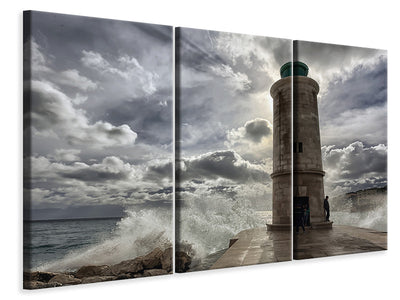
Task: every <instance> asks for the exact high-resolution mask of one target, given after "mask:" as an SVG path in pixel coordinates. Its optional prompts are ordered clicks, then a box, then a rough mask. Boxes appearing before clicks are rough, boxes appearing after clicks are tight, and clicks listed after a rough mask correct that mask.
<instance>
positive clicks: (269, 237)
mask: <svg viewBox="0 0 400 300" xmlns="http://www.w3.org/2000/svg"><path fill="white" fill-rule="evenodd" d="M291 240H292V238H291V232H290V231H267V229H266V228H265V227H260V228H254V229H247V230H244V231H242V232H240V233H239V234H237V235H236V236H235V237H234V238H232V239H231V240H230V248H229V249H228V250H227V251H226V252H225V253H224V254H223V255H222V256H221V257H220V258H219V259H218V260H217V261H216V262H215V264H214V265H213V266H212V267H211V268H210V269H220V268H229V267H238V266H248V265H255V264H264V263H270V262H279V261H289V260H291V259H292V241H291Z"/></svg>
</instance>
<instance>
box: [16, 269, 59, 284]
mask: <svg viewBox="0 0 400 300" xmlns="http://www.w3.org/2000/svg"><path fill="white" fill-rule="evenodd" d="M55 275H57V273H52V272H39V271H35V272H24V281H25V280H26V281H41V282H49V280H50V279H51V278H53V277H54V276H55Z"/></svg>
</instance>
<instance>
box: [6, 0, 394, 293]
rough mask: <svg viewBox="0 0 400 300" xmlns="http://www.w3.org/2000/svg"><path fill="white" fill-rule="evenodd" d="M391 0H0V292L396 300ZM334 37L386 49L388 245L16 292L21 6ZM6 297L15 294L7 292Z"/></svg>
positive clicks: (327, 39)
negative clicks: (378, 248) (343, 253)
mask: <svg viewBox="0 0 400 300" xmlns="http://www.w3.org/2000/svg"><path fill="white" fill-rule="evenodd" d="M395 3H396V1H384V0H381V1H367V0H364V1H359V3H358V2H357V1H341V0H335V1H301V0H297V1H288V0H286V1H279V0H276V1H274V2H267V1H251V0H242V1H233V0H230V1H217V0H202V1H188V0H186V1H178V0H176V1H174V0H169V1H168V0H164V1H163V0H159V1H156V0H141V1H134V0H130V1H119V0H109V1H100V0H97V1H83V0H80V1H74V0H67V1H54V0H53V1H41V0H36V1H13V2H11V1H3V2H2V8H1V12H0V13H1V18H0V20H1V26H0V30H1V35H0V38H1V47H0V51H1V56H0V57H1V60H0V66H1V72H0V76H1V80H0V82H1V90H2V93H1V99H0V100H1V104H2V106H1V110H0V111H1V118H0V120H1V138H0V139H1V141H2V143H1V147H0V149H1V156H0V157H1V158H2V159H1V161H0V165H1V167H2V170H1V172H0V173H1V174H0V176H1V180H0V183H1V190H0V191H1V197H0V201H1V207H2V209H1V234H2V238H1V246H0V249H1V256H0V266H1V267H0V276H1V280H0V283H1V289H0V293H1V295H2V296H1V297H2V299H14V298H20V297H29V298H31V299H39V298H40V299H54V298H58V299H72V298H74V299H83V298H88V299H122V298H131V299H134V298H145V299H189V298H190V299H246V300H248V299H273V298H278V299H291V298H295V297H296V298H304V299H324V300H326V299H340V298H344V299H349V298H350V297H354V298H356V299H394V298H396V297H398V294H399V291H398V288H397V285H398V284H399V275H398V271H399V268H400V263H399V262H400V258H399V256H400V251H399V250H400V246H399V239H400V233H399V228H400V226H399V218H398V215H399V212H400V205H399V200H400V199H399V198H398V197H397V195H398V194H399V193H398V191H397V190H396V186H397V182H396V181H397V180H398V179H399V175H397V172H396V171H397V170H396V169H397V168H398V167H399V159H398V157H397V154H398V152H399V150H400V149H399V141H398V128H397V126H399V125H400V124H399V121H398V120H399V119H400V117H399V114H398V112H400V111H399V102H400V98H399V92H398V90H397V88H398V87H399V83H398V82H399V69H400V64H399V56H400V55H399V53H400V47H399V40H398V32H399V28H400V22H399V18H400V17H399V16H398V8H396V5H395ZM27 9H34V10H42V11H49V12H59V13H69V14H78V15H86V16H93V17H104V18H115V19H120V20H130V21H139V22H147V23H157V24H166V25H173V26H186V27H194V28H203V29H213V30H221V31H230V32H239V33H248V34H257V35H266V36H273V37H282V38H291V39H302V40H309V41H319V42H327V43H338V44H344V45H353V46H361V47H371V48H381V49H388V50H389V152H390V153H389V175H388V176H389V179H390V180H389V181H390V182H389V226H388V228H389V229H388V230H389V251H387V252H377V253H370V254H363V255H353V256H342V257H333V258H324V259H317V260H308V261H300V262H287V263H279V264H269V265H258V266H252V267H243V268H233V269H227V270H218V271H212V272H200V273H192V274H182V275H181V274H177V275H174V276H164V277H158V278H148V279H144V280H141V279H139V280H124V281H118V282H112V283H100V284H90V285H84V286H76V287H66V288H56V289H47V290H37V291H22V272H21V270H22V222H21V220H22V80H21V78H22V11H23V10H27ZM11 297H12V298H11Z"/></svg>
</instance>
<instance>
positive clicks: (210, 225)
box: [176, 195, 265, 267]
mask: <svg viewBox="0 0 400 300" xmlns="http://www.w3.org/2000/svg"><path fill="white" fill-rule="evenodd" d="M177 208H178V211H177V223H176V226H177V239H178V243H177V250H180V251H185V252H190V253H189V255H194V261H195V263H192V266H191V267H193V265H194V264H196V263H200V261H201V260H202V259H204V258H205V257H206V256H208V255H210V254H212V253H215V252H217V251H220V250H221V249H225V248H227V247H228V245H229V239H231V238H232V237H233V236H235V235H236V234H237V233H239V232H240V231H242V230H245V229H249V228H255V227H260V226H265V220H264V219H263V218H262V217H261V216H260V214H257V212H256V211H255V210H254V209H253V208H252V204H251V202H250V201H248V200H245V199H234V198H228V197H218V196H215V195H213V196H206V197H196V198H192V199H188V200H184V201H179V202H178V203H177Z"/></svg>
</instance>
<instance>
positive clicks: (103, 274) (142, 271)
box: [23, 247, 190, 289]
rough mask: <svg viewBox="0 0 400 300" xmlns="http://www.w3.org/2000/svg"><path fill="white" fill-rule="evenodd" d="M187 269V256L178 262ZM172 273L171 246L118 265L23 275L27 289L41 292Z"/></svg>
mask: <svg viewBox="0 0 400 300" xmlns="http://www.w3.org/2000/svg"><path fill="white" fill-rule="evenodd" d="M177 262H178V264H179V265H180V266H181V268H182V269H183V270H184V269H185V268H188V265H189V264H190V257H186V256H184V258H183V260H182V262H181V260H180V259H178V260H177ZM171 273H172V247H170V248H167V249H165V250H162V249H161V248H156V249H154V250H153V251H152V252H150V253H148V254H146V255H144V256H140V257H137V258H135V259H131V260H125V261H122V262H120V263H118V264H115V265H102V266H92V265H87V266H83V267H81V268H79V269H78V270H77V271H76V272H65V273H55V272H41V271H35V272H24V285H23V286H24V288H25V289H40V288H48V287H57V286H66V285H76V284H82V283H94V282H102V281H111V280H120V279H128V278H139V277H147V276H156V275H166V274H171Z"/></svg>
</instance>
